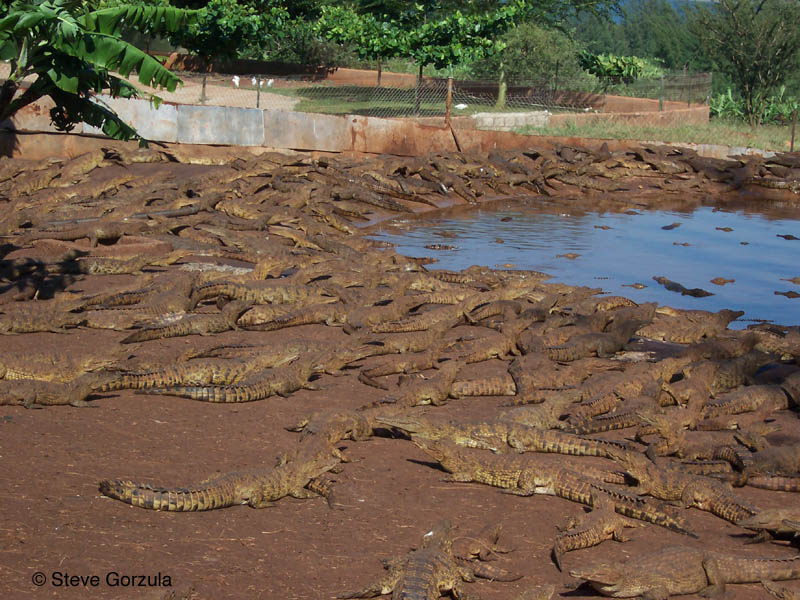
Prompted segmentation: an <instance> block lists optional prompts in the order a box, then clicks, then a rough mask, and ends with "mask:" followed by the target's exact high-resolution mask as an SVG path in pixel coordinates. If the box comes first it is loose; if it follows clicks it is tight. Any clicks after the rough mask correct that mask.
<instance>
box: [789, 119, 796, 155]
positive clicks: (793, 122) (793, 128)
mask: <svg viewBox="0 0 800 600" xmlns="http://www.w3.org/2000/svg"><path fill="white" fill-rule="evenodd" d="M796 128H797V109H796V108H795V109H794V115H792V141H791V142H790V143H789V152H794V130H795V129H796Z"/></svg>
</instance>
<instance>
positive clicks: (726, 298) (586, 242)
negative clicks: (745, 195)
mask: <svg viewBox="0 0 800 600" xmlns="http://www.w3.org/2000/svg"><path fill="white" fill-rule="evenodd" d="M780 236H789V238H790V239H787V238H785V237H780ZM371 237H373V238H374V239H378V240H382V241H387V242H391V243H393V244H395V249H396V250H397V251H398V252H400V253H401V254H404V255H407V256H430V257H434V258H437V259H438V262H437V263H435V264H434V265H431V268H442V269H463V268H466V267H469V266H470V265H474V264H478V265H486V266H490V267H495V268H514V269H534V270H537V271H544V272H545V273H548V274H549V275H551V276H552V279H551V281H556V282H563V283H569V284H572V285H586V286H591V287H599V288H603V290H604V291H605V292H607V293H609V294H615V295H624V296H627V297H629V298H631V299H633V300H634V301H636V302H651V301H656V302H658V303H660V304H663V305H668V306H673V307H675V308H693V309H703V310H711V311H717V310H720V309H722V308H730V309H733V310H743V311H745V315H744V316H743V317H742V318H741V319H740V320H739V321H737V322H735V323H732V324H731V327H744V326H746V325H747V324H748V323H750V322H752V320H769V321H772V322H775V323H780V324H784V325H796V324H800V297H798V298H792V297H790V296H791V295H793V294H798V295H800V285H798V284H795V283H792V282H791V281H785V279H792V278H800V239H791V238H792V237H797V238H800V210H797V209H794V210H791V209H790V210H783V209H782V210H776V209H774V208H770V207H769V206H767V207H765V206H760V207H759V210H757V211H754V210H752V209H750V208H731V207H726V208H714V207H711V206H703V207H699V208H696V209H694V210H691V211H686V212H674V211H644V210H642V211H628V212H627V213H597V212H580V213H574V214H573V213H570V212H565V210H564V207H560V208H557V209H555V210H554V209H553V208H552V207H550V209H543V207H542V206H535V205H531V204H527V205H522V204H519V203H502V204H497V205H495V206H493V207H492V209H491V210H485V209H480V210H479V209H475V210H472V211H470V212H468V213H463V212H462V213H459V214H458V215H450V216H442V217H439V218H425V219H414V220H408V221H405V220H399V221H398V220H395V221H393V222H391V223H387V224H384V225H382V226H380V227H378V228H376V229H373V231H372V234H371ZM429 245H439V246H444V247H448V246H452V247H453V249H429V248H426V246H429ZM576 255H577V256H576ZM653 277H666V278H668V279H670V280H672V281H675V282H678V283H680V284H682V285H683V286H685V287H686V288H690V289H691V288H702V289H703V290H706V291H708V292H711V293H712V294H713V295H710V296H707V297H693V296H688V295H681V294H679V293H676V292H672V291H669V290H667V289H666V288H665V287H664V286H662V285H660V284H659V283H658V282H656V281H654V280H653ZM720 278H721V279H720ZM712 280H713V282H712ZM723 280H733V281H728V282H724V281H723ZM797 281H800V279H797ZM633 285H636V287H630V286H633ZM640 286H646V287H640ZM775 292H781V294H783V293H789V296H785V295H779V294H776V293H775Z"/></svg>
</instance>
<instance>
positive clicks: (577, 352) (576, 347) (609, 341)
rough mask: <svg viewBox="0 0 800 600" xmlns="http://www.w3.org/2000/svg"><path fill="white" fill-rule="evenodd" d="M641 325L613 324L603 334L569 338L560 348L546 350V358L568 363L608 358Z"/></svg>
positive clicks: (626, 322) (642, 323)
mask: <svg viewBox="0 0 800 600" xmlns="http://www.w3.org/2000/svg"><path fill="white" fill-rule="evenodd" d="M643 325H644V322H643V321H637V320H635V319H630V320H627V321H623V322H622V323H616V322H615V323H614V324H613V326H612V327H610V328H609V329H608V330H607V331H606V332H605V333H585V334H582V335H578V336H575V337H571V338H569V340H568V341H567V343H566V344H564V345H562V346H552V347H550V348H548V349H547V357H548V358H549V359H550V360H555V361H560V362H570V361H573V360H578V359H579V358H584V357H587V356H598V357H600V358H609V357H612V356H614V355H615V354H616V353H617V352H619V351H620V350H622V348H623V346H624V345H625V344H627V343H628V340H630V339H631V337H633V335H634V334H635V333H636V330H638V329H639V328H641V327H642V326H643Z"/></svg>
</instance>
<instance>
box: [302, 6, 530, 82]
mask: <svg viewBox="0 0 800 600" xmlns="http://www.w3.org/2000/svg"><path fill="white" fill-rule="evenodd" d="M429 9H430V7H429V6H423V5H421V4H416V5H414V6H413V8H411V9H409V10H408V11H407V12H405V13H404V14H402V15H401V16H400V18H396V19H393V18H391V17H389V16H386V15H383V16H375V14H373V13H370V12H358V11H356V10H354V9H351V8H347V7H341V6H335V7H334V6H331V7H325V8H324V9H323V11H322V15H321V17H320V19H319V20H318V21H317V25H316V28H317V31H318V32H319V33H320V34H321V35H323V36H325V37H326V38H327V39H329V40H332V41H336V42H338V43H348V44H352V45H353V47H354V49H355V51H356V52H357V54H358V55H359V56H360V57H362V58H391V57H395V56H402V57H407V58H411V59H412V60H414V62H416V63H417V64H418V65H421V66H425V65H434V66H435V67H436V68H446V67H451V66H453V65H456V64H459V63H464V62H467V61H470V60H473V59H475V58H478V57H481V56H485V55H488V54H491V53H493V52H496V51H499V50H501V49H502V48H503V43H502V42H500V41H499V40H497V38H498V36H500V35H501V34H502V33H503V32H504V31H506V30H507V29H508V28H510V27H512V26H513V25H514V23H515V20H517V19H519V18H520V17H521V16H523V15H524V14H525V13H526V12H527V11H528V10H529V6H528V4H527V3H526V2H523V1H522V0H514V1H513V2H508V3H504V4H502V5H501V6H499V7H498V8H495V9H494V10H490V11H487V12H479V13H475V14H471V13H462V12H461V11H460V10H452V11H432V10H429Z"/></svg>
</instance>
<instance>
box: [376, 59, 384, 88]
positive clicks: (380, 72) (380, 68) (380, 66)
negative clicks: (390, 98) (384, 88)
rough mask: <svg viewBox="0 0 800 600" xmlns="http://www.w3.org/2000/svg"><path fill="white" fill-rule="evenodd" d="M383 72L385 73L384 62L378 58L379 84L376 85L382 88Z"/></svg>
mask: <svg viewBox="0 0 800 600" xmlns="http://www.w3.org/2000/svg"><path fill="white" fill-rule="evenodd" d="M382 73H383V64H382V62H381V59H380V58H379V59H378V85H376V86H375V87H376V88H378V89H381V74H382Z"/></svg>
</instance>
